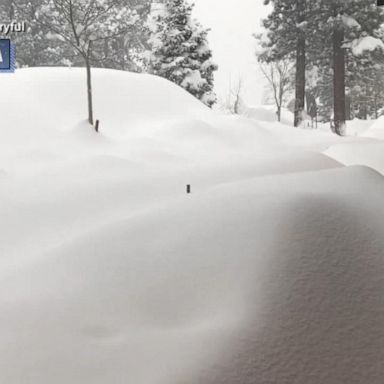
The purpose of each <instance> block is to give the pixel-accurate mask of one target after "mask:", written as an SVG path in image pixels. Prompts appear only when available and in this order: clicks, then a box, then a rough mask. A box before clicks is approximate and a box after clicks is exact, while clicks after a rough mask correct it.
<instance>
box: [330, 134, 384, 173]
mask: <svg viewBox="0 0 384 384" xmlns="http://www.w3.org/2000/svg"><path fill="white" fill-rule="evenodd" d="M324 153H325V154H326V155H328V156H330V157H331V158H333V159H335V160H337V161H339V162H340V163H342V164H345V165H366V166H368V167H371V168H373V169H375V170H376V171H378V172H380V173H382V174H384V143H380V142H376V141H375V142H371V141H369V140H367V141H366V142H359V143H349V144H337V145H333V146H331V147H330V148H329V149H327V150H326V151H325V152H324Z"/></svg>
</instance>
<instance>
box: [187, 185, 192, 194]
mask: <svg viewBox="0 0 384 384" xmlns="http://www.w3.org/2000/svg"><path fill="white" fill-rule="evenodd" d="M187 193H191V186H190V185H189V184H188V185H187Z"/></svg>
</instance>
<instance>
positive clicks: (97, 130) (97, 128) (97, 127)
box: [95, 120, 100, 132]
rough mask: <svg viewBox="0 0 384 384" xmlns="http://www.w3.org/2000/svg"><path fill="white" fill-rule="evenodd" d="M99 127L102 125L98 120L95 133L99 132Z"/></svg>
mask: <svg viewBox="0 0 384 384" xmlns="http://www.w3.org/2000/svg"><path fill="white" fill-rule="evenodd" d="M99 125H100V121H99V120H96V125H95V131H96V132H99Z"/></svg>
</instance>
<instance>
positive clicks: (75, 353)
mask: <svg viewBox="0 0 384 384" xmlns="http://www.w3.org/2000/svg"><path fill="white" fill-rule="evenodd" d="M84 82H85V79H84V73H83V70H81V69H48V68H44V69H28V70H20V71H18V72H17V73H16V74H15V75H14V76H4V77H1V78H0V88H1V91H2V92H1V93H0V101H1V103H0V110H1V116H2V118H1V125H0V170H1V171H0V183H1V188H0V217H1V221H0V252H1V253H0V255H1V258H0V340H1V343H0V383H6V384H69V383H70V384H112V383H113V384H114V383H116V384H117V383H128V384H197V383H204V384H217V383H228V384H254V383H260V384H266V383H271V384H272V383H276V384H285V383H287V384H288V383H295V384H308V383H311V384H324V383H327V384H340V383H348V384H361V383H369V384H381V383H382V380H383V379H382V378H383V377H384V364H382V362H383V359H384V328H383V326H382V325H383V323H384V301H383V295H384V258H383V256H384V251H383V250H384V225H383V217H384V206H383V203H382V202H383V196H384V179H383V176H382V175H381V174H380V172H382V173H384V157H383V155H382V153H384V148H383V142H382V141H381V140H380V138H382V137H383V133H382V131H381V130H380V126H379V125H378V124H379V122H380V120H378V121H377V122H376V123H375V126H373V127H370V128H369V127H368V126H367V127H366V129H367V130H365V129H364V132H365V133H363V135H364V137H362V136H361V135H360V132H359V134H358V135H352V136H351V137H344V138H340V137H337V136H335V135H333V134H331V133H329V132H325V131H323V130H321V129H320V130H309V129H306V130H304V129H294V128H291V127H290V126H288V125H283V124H278V123H275V122H273V121H272V120H271V119H269V117H268V111H262V110H260V116H259V118H258V115H257V113H256V112H255V113H254V114H253V115H252V116H251V118H245V117H228V116H221V115H219V114H216V113H214V112H212V111H211V110H209V109H207V108H206V107H205V106H203V105H202V104H200V103H199V102H198V101H196V100H195V99H194V98H193V97H192V96H190V95H188V94H187V93H185V92H184V91H183V90H181V89H180V88H178V87H177V86H175V85H173V84H171V83H169V82H167V81H166V80H163V79H160V78H155V77H151V76H149V75H137V74H129V73H125V72H117V71H108V70H95V71H94V92H95V111H96V118H98V119H100V123H101V133H99V134H97V133H95V132H94V131H92V130H91V129H90V128H89V127H88V126H87V124H86V123H85V122H84V121H82V118H83V116H84V115H85V111H86V102H85V84H84ZM372 123H374V122H372ZM362 131H363V129H362ZM383 131H384V126H383ZM345 165H347V166H345ZM369 167H371V168H369ZM186 184H191V186H192V194H189V195H188V194H186V192H185V188H186Z"/></svg>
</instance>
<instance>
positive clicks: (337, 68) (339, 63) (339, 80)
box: [333, 23, 345, 136]
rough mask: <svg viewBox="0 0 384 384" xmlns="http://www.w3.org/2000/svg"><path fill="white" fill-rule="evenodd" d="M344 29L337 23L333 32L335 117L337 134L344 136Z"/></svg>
mask: <svg viewBox="0 0 384 384" xmlns="http://www.w3.org/2000/svg"><path fill="white" fill-rule="evenodd" d="M343 42H344V27H343V26H342V25H341V23H336V24H335V27H334V31H333V115H334V125H335V133H337V134H338V135H340V136H342V135H343V133H344V132H343V130H344V127H345V52H344V49H343Z"/></svg>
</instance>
